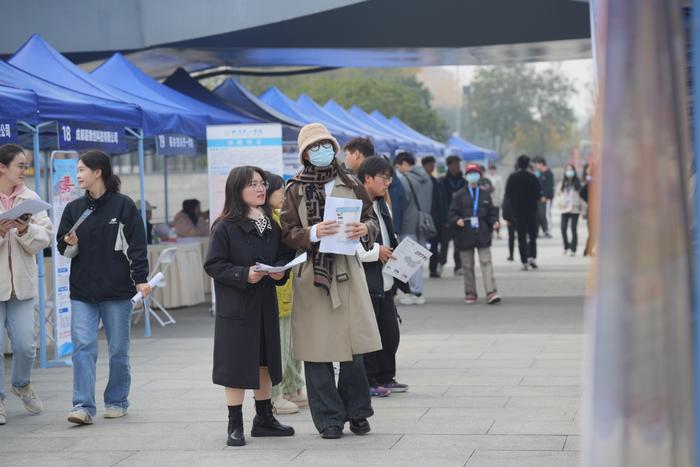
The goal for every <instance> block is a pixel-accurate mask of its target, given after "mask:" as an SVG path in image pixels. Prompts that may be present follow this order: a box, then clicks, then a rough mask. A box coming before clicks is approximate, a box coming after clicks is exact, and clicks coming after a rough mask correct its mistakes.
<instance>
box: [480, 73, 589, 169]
mask: <svg viewBox="0 0 700 467" xmlns="http://www.w3.org/2000/svg"><path fill="white" fill-rule="evenodd" d="M574 93H575V89H574V86H573V84H572V83H571V82H570V81H569V80H568V79H567V78H566V76H564V75H563V74H562V73H561V72H560V71H559V70H557V69H555V68H550V69H546V70H542V71H538V70H537V69H536V68H535V67H533V66H528V65H517V66H508V67H505V66H499V67H485V68H480V69H479V70H478V71H477V73H476V75H475V77H474V80H473V81H472V83H471V88H470V93H469V99H468V111H469V125H470V130H471V131H472V132H476V133H477V134H478V135H479V137H480V138H481V139H484V138H485V139H487V140H489V141H491V142H492V145H493V147H494V148H495V149H496V150H497V151H498V152H499V153H500V154H504V153H505V152H507V151H508V150H509V149H512V150H513V151H515V152H528V153H530V154H544V155H547V154H554V153H557V152H561V151H563V150H565V149H567V147H566V146H567V145H569V144H570V143H571V135H572V134H574V132H573V131H572V129H573V127H574V125H575V122H576V118H575V116H574V111H573V109H572V108H571V105H570V104H569V102H570V99H571V97H572V96H573V94H574Z"/></svg>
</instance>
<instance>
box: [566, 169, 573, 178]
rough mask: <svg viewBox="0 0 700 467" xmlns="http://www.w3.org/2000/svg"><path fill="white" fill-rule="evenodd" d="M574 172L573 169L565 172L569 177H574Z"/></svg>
mask: <svg viewBox="0 0 700 467" xmlns="http://www.w3.org/2000/svg"><path fill="white" fill-rule="evenodd" d="M574 173H575V172H574V171H573V170H567V171H566V172H564V175H566V176H567V177H569V178H574Z"/></svg>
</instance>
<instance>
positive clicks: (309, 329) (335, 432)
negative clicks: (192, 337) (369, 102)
mask: <svg viewBox="0 0 700 467" xmlns="http://www.w3.org/2000/svg"><path fill="white" fill-rule="evenodd" d="M298 143H299V154H300V157H301V161H302V163H303V164H304V169H303V170H302V171H301V172H300V173H299V174H297V176H296V177H294V178H293V179H292V181H291V182H290V183H289V185H288V187H287V197H286V201H285V204H284V207H283V208H282V216H281V220H282V230H283V234H282V241H283V242H284V243H285V244H286V245H287V246H288V247H290V248H292V249H294V250H297V252H302V251H306V252H307V253H308V254H309V258H308V260H307V261H306V263H304V264H302V265H300V266H297V267H295V269H294V271H293V274H294V275H295V278H294V282H293V284H294V300H293V303H292V347H293V352H294V357H295V358H296V359H298V360H303V361H304V369H305V374H306V386H307V392H308V399H309V407H310V409H311V415H312V417H313V420H314V425H315V426H316V428H317V429H318V431H319V433H321V434H322V435H323V437H324V438H326V439H337V438H340V437H341V436H342V430H343V426H344V425H345V422H346V421H349V422H350V430H351V431H352V432H353V433H355V434H366V433H368V432H369V431H370V426H369V422H368V421H367V418H369V417H370V416H372V415H373V410H372V402H371V398H370V394H369V385H368V383H367V377H366V374H365V370H364V365H363V359H362V355H363V354H366V353H369V352H374V351H376V350H379V349H381V339H380V336H379V331H378V329H377V322H376V319H375V317H374V312H373V311H372V302H371V300H370V297H369V291H368V289H367V282H366V279H365V273H364V269H363V268H362V264H361V263H360V261H359V259H358V258H357V256H355V255H352V256H343V255H336V254H325V253H320V252H319V251H318V247H319V241H320V239H321V238H323V237H325V236H329V235H333V234H334V233H336V232H337V231H338V225H337V224H336V223H334V222H323V213H324V207H325V199H326V196H334V197H340V198H352V199H361V200H362V202H363V208H362V215H361V219H360V222H356V223H346V224H345V225H346V226H347V229H348V230H347V233H348V238H351V239H360V241H361V242H362V244H363V245H364V246H367V245H372V243H373V242H374V238H375V236H376V232H377V231H378V224H377V220H376V219H375V217H374V212H373V210H372V202H371V200H370V199H369V196H368V195H367V193H366V191H365V189H364V187H363V186H362V184H361V183H360V182H359V181H358V180H357V179H356V178H355V177H354V176H352V175H350V174H349V173H347V172H346V171H345V170H344V169H343V168H341V167H340V166H339V164H338V162H337V159H336V158H335V155H336V154H337V153H338V152H339V151H340V147H339V145H338V142H337V141H336V140H335V138H333V136H331V134H330V133H329V132H328V130H327V129H326V128H325V127H324V126H323V125H321V124H318V123H313V124H310V125H307V126H305V127H304V128H302V129H301V131H300V132H299V138H298ZM332 362H340V376H339V380H338V385H337V386H336V384H335V375H334V371H333V364H332Z"/></svg>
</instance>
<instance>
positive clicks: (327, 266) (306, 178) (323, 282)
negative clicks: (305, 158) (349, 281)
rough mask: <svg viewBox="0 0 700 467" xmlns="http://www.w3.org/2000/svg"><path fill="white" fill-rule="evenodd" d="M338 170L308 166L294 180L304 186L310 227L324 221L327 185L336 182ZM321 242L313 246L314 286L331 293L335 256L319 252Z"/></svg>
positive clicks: (331, 167)
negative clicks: (332, 181)
mask: <svg viewBox="0 0 700 467" xmlns="http://www.w3.org/2000/svg"><path fill="white" fill-rule="evenodd" d="M336 175H337V169H336V168H335V167H334V166H329V167H322V168H319V167H315V166H313V165H311V164H308V165H307V166H306V167H304V170H302V171H301V172H300V173H299V174H298V175H297V176H296V177H295V178H294V179H295V180H296V181H299V182H301V183H302V185H303V189H304V197H305V198H306V215H307V218H306V219H307V221H308V225H310V226H311V225H316V224H318V223H319V222H322V221H323V210H324V208H325V207H326V190H325V185H326V183H328V182H330V181H331V180H334V179H335V177H336ZM319 245H320V242H319V243H313V244H312V245H311V259H312V260H313V262H314V285H315V286H316V287H323V288H324V289H326V292H327V293H330V288H331V282H333V275H332V274H331V269H332V267H333V259H334V255H333V254H331V253H321V252H319V251H318V248H319Z"/></svg>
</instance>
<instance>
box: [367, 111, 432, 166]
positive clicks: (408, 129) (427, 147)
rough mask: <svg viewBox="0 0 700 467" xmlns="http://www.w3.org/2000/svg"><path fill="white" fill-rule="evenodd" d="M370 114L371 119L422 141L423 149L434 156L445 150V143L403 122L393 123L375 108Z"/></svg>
mask: <svg viewBox="0 0 700 467" xmlns="http://www.w3.org/2000/svg"><path fill="white" fill-rule="evenodd" d="M370 116H371V117H372V118H373V119H375V120H377V121H379V122H381V123H382V124H383V125H385V126H389V127H391V128H394V129H396V130H397V131H399V132H401V133H403V134H405V135H406V136H407V137H409V138H413V139H414V140H416V141H420V142H422V145H423V146H424V148H425V150H426V151H428V152H432V153H433V154H434V155H436V156H438V155H442V154H443V152H444V150H445V145H444V144H443V143H439V142H437V141H435V140H432V139H430V138H428V137H427V136H425V135H423V134H421V133H419V132H417V131H416V130H414V129H413V128H411V127H409V126H408V125H406V124H405V123H404V124H403V126H399V125H396V124H394V122H393V121H391V120H389V119H388V118H386V117H385V116H384V114H383V113H381V112H380V111H379V110H377V109H375V110H373V111H372V113H370ZM394 118H395V117H394ZM401 123H403V122H401Z"/></svg>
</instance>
